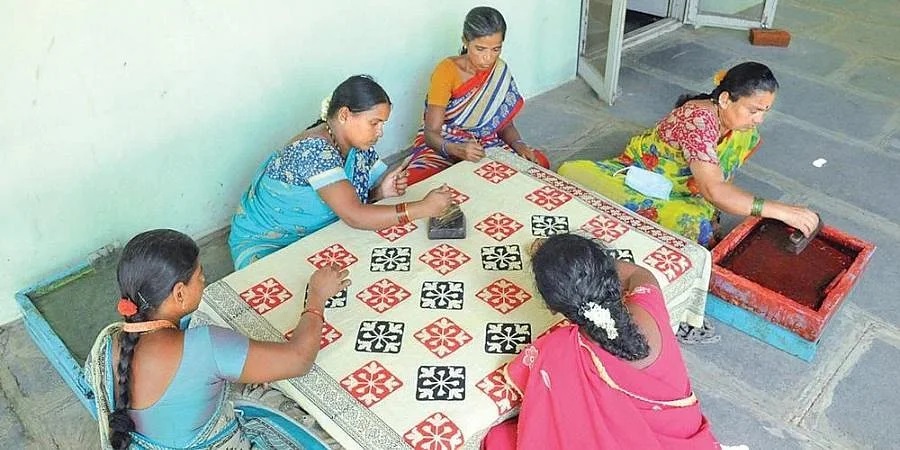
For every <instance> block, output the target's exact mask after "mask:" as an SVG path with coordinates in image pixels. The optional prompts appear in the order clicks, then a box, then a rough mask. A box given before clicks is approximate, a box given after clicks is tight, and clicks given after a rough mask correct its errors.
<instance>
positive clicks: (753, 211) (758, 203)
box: [750, 197, 766, 217]
mask: <svg viewBox="0 0 900 450" xmlns="http://www.w3.org/2000/svg"><path fill="white" fill-rule="evenodd" d="M765 203H766V200H765V199H763V198H762V197H753V204H751V205H750V215H751V216H754V217H759V216H761V215H762V209H763V205H764V204H765Z"/></svg>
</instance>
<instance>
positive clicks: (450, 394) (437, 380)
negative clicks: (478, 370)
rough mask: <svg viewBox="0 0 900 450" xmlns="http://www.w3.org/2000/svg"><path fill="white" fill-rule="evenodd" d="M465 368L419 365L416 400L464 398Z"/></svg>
mask: <svg viewBox="0 0 900 450" xmlns="http://www.w3.org/2000/svg"><path fill="white" fill-rule="evenodd" d="M465 399H466V368H465V367H463V366H421V367H419V373H418V375H417V376H416V400H419V401H431V400H465Z"/></svg>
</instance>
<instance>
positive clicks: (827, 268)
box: [709, 217, 875, 341]
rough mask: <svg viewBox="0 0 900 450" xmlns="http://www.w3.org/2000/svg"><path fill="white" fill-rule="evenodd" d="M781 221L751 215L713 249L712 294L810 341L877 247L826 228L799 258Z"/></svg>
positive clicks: (841, 300) (842, 298)
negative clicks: (788, 244) (786, 242)
mask: <svg viewBox="0 0 900 450" xmlns="http://www.w3.org/2000/svg"><path fill="white" fill-rule="evenodd" d="M787 236H788V230H787V228H786V227H785V226H784V225H783V224H782V223H780V222H776V221H773V220H768V219H760V218H758V217H748V218H747V219H745V220H744V222H742V223H741V224H740V225H738V226H737V227H736V228H735V229H734V230H732V231H731V233H728V236H726V237H725V239H723V240H722V242H720V243H719V245H717V246H716V248H714V249H713V251H712V255H713V261H712V263H713V267H712V277H711V278H710V282H709V291H710V293H711V294H713V295H715V296H716V297H718V298H720V299H722V300H724V301H727V302H729V303H731V304H733V305H736V306H739V307H741V308H744V309H746V310H749V311H753V312H755V313H757V314H759V315H760V316H762V317H763V318H765V319H766V320H768V321H769V322H772V323H776V324H778V325H780V326H782V327H784V328H786V329H788V330H790V331H792V332H794V333H796V334H797V335H798V336H800V337H802V338H803V339H806V340H808V341H817V340H818V339H819V336H820V335H821V333H822V330H823V329H824V328H825V325H826V324H827V323H828V321H829V320H830V319H831V317H832V316H833V315H834V313H835V312H836V311H837V309H838V307H840V305H841V303H842V302H843V301H844V299H845V298H846V297H847V295H848V294H849V293H850V290H851V289H852V288H853V285H854V284H856V281H857V280H858V279H859V276H860V275H861V274H862V271H863V269H864V268H865V267H866V264H867V263H868V262H869V258H871V257H872V253H873V252H874V251H875V246H874V245H872V244H871V243H869V242H866V241H864V240H862V239H859V238H856V237H854V236H850V235H848V234H847V233H844V232H842V231H840V230H838V229H836V228H834V227H830V226H828V225H824V226H823V227H822V229H821V231H820V232H819V234H818V236H816V238H815V239H813V240H812V242H810V243H809V245H807V247H806V249H804V250H803V252H802V253H800V254H799V255H794V254H792V253H790V252H787V251H785V250H783V249H784V244H783V242H784V240H786V239H787Z"/></svg>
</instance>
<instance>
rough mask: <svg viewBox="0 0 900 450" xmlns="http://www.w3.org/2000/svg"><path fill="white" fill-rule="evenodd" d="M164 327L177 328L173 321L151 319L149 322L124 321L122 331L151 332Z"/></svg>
mask: <svg viewBox="0 0 900 450" xmlns="http://www.w3.org/2000/svg"><path fill="white" fill-rule="evenodd" d="M166 328H172V329H174V330H177V329H178V327H177V326H175V324H174V323H172V322H169V321H168V320H151V321H149V322H132V323H126V324H125V325H122V331H124V332H126V333H141V334H146V333H152V332H154V331H158V330H164V329H166Z"/></svg>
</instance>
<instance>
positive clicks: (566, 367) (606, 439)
mask: <svg viewBox="0 0 900 450" xmlns="http://www.w3.org/2000/svg"><path fill="white" fill-rule="evenodd" d="M598 352H602V350H599V347H597V346H596V344H593V343H590V342H587V339H586V338H584V337H582V336H581V333H580V331H579V329H578V327H577V326H574V325H570V326H568V327H563V328H559V329H557V330H555V331H554V332H552V333H550V334H549V335H547V336H545V337H544V338H542V339H539V340H537V341H535V343H534V344H533V345H531V346H530V347H526V348H525V349H524V350H523V351H522V353H521V354H520V355H519V356H518V357H516V359H514V360H513V361H512V362H510V364H509V365H508V366H507V367H506V370H505V375H506V379H507V383H508V384H509V386H510V387H512V388H514V389H516V390H517V391H519V392H520V394H521V396H522V405H521V409H520V411H519V416H518V419H517V420H511V421H507V422H504V423H502V424H501V425H498V426H497V427H495V428H494V429H492V430H491V432H490V433H489V434H488V436H487V438H486V439H485V441H484V445H483V446H482V448H483V449H486V450H507V449H509V450H511V449H513V448H516V449H535V450H537V449H541V450H543V449H550V448H554V449H570V448H571V449H576V448H577V449H604V450H610V449H623V450H624V449H641V450H653V449H685V450H687V449H692V450H693V449H718V448H719V445H718V443H717V442H716V440H715V438H714V437H713V435H712V432H711V431H710V428H709V423H708V422H707V421H706V419H705V418H704V417H703V415H702V413H701V412H700V405H699V403H698V402H697V399H696V397H694V395H693V393H690V392H689V393H688V395H687V396H683V397H682V395H684V393H683V392H682V393H679V394H678V396H676V397H674V399H673V400H653V399H649V398H644V397H641V396H638V395H637V394H634V393H632V392H629V391H627V390H625V389H623V388H622V387H621V386H619V385H618V384H617V383H616V381H614V380H613V379H612V378H611V377H610V375H609V373H608V369H609V367H608V366H607V367H605V366H604V364H603V363H602V362H601V358H600V356H599V355H598ZM608 363H609V361H608ZM621 364H625V363H621ZM639 376H641V377H643V378H644V380H643V381H641V383H642V384H644V385H660V384H661V383H666V381H665V380H660V379H656V378H654V377H652V376H649V375H644V374H641V375H639ZM631 384H632V385H634V384H637V383H631ZM670 391H676V389H670ZM650 416H653V419H654V420H653V422H655V423H656V424H657V425H658V424H669V425H671V424H681V425H682V426H681V427H678V426H676V427H674V428H681V429H682V430H681V432H680V433H669V432H664V431H661V430H659V429H657V427H656V426H654V425H652V424H651V421H649V420H648V419H649V417H650ZM670 428H672V427H670ZM684 430H688V431H687V432H685V431H684ZM669 431H671V430H669Z"/></svg>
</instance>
